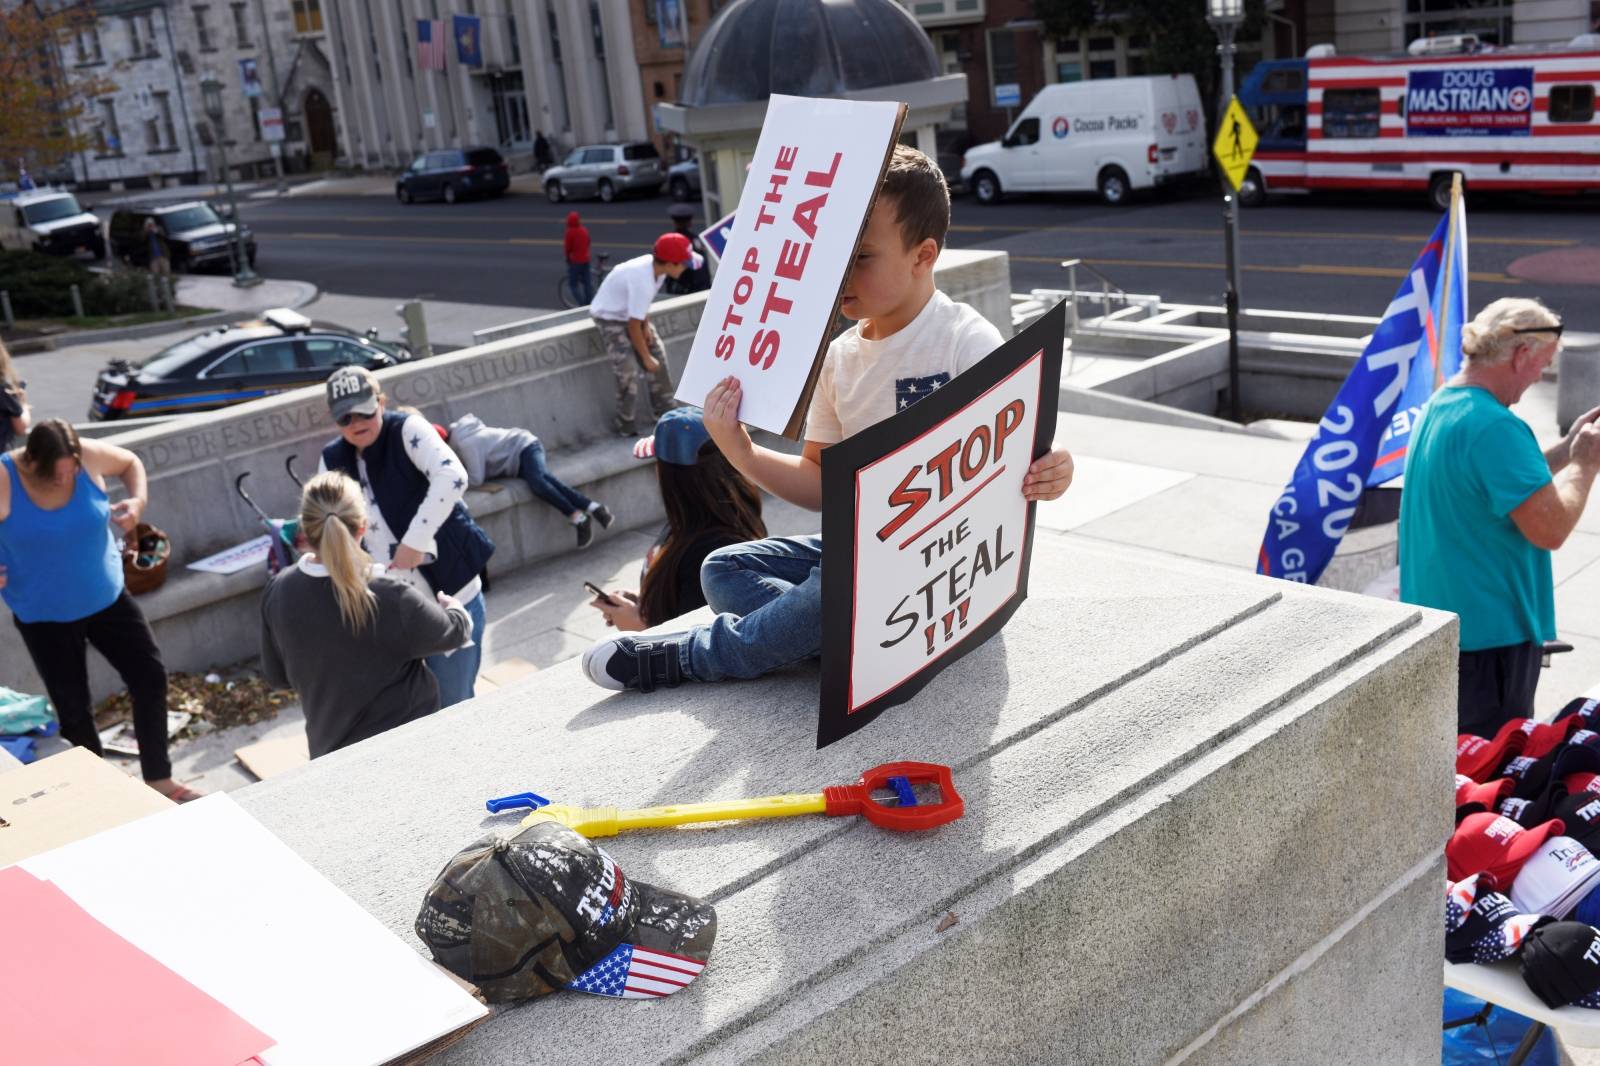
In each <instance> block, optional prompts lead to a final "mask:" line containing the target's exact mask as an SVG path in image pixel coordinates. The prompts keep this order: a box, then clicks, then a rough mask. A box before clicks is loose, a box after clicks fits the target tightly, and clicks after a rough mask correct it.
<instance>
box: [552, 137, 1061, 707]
mask: <svg viewBox="0 0 1600 1066" xmlns="http://www.w3.org/2000/svg"><path fill="white" fill-rule="evenodd" d="M949 224H950V193H949V190H948V189H947V188H946V187H945V183H944V177H943V175H941V174H940V173H939V168H938V167H937V166H935V165H934V163H933V161H932V160H930V159H929V158H928V157H927V156H925V155H923V154H922V153H921V152H918V151H916V150H915V149H913V148H909V147H906V146H904V145H897V146H896V147H895V149H894V154H893V156H892V157H891V158H890V161H889V166H888V168H887V170H886V172H885V174H884V180H883V186H882V188H881V189H880V190H879V192H878V199H877V203H876V205H875V206H874V207H873V209H872V213H871V214H870V215H869V216H868V219H867V225H866V229H865V231H864V232H863V234H862V238H861V245H860V248H859V249H858V251H857V254H856V259H855V263H854V265H853V267H852V268H851V271H850V276H849V278H848V280H847V281H846V283H845V286H844V295H843V299H842V300H841V302H840V305H839V310H840V312H841V313H842V314H843V315H844V316H845V317H846V318H850V319H854V320H855V321H856V325H855V326H854V327H852V328H851V329H850V330H848V331H846V332H845V333H844V334H842V335H841V336H840V337H839V338H838V339H836V340H835V341H834V342H833V343H832V344H831V345H829V347H828V354H827V356H826V358H825V359H824V361H823V364H822V371H821V373H820V374H819V376H818V378H817V387H816V392H815V393H814V394H813V396H812V400H811V410H810V413H809V416H808V418H807V422H806V443H805V450H804V451H803V452H802V454H800V455H798V456H795V455H787V454H784V453H782V452H776V451H773V450H771V449H769V448H763V447H761V446H759V445H757V444H755V443H754V442H753V441H751V439H750V435H749V433H748V432H746V431H745V429H744V427H743V426H742V425H740V424H739V420H738V412H739V401H740V387H739V382H738V380H737V379H735V378H731V377H730V378H727V379H726V380H724V381H722V382H721V383H719V384H718V385H717V386H716V387H715V388H713V389H712V390H711V392H710V393H709V394H708V395H707V397H706V402H705V426H706V429H707V430H708V431H709V432H710V434H711V438H712V440H713V441H715V442H716V444H717V447H718V448H720V449H721V451H722V454H723V455H725V456H726V457H727V458H728V460H729V462H731V463H732V464H733V465H734V466H735V467H736V468H737V469H738V470H739V472H740V473H742V474H744V475H745V476H746V477H748V478H749V479H750V480H752V481H754V482H755V483H756V484H758V485H760V486H761V487H762V488H764V489H766V490H767V491H768V492H771V493H772V494H773V495H775V496H780V497H782V498H783V499H785V500H788V501H789V502H791V503H793V504H796V505H797V506H800V507H806V508H809V509H811V510H813V511H820V510H821V509H822V449H823V448H825V447H827V446H828V445H830V444H835V443H838V442H839V441H841V440H844V439H845V438H846V437H849V436H852V435H854V434H856V433H858V432H860V431H861V430H863V429H865V428H867V427H868V426H871V425H873V424H875V423H877V422H880V421H882V420H883V419H885V418H888V417H889V416H891V415H893V414H895V413H896V412H897V411H901V410H904V409H906V408H908V407H910V406H911V405H912V404H913V403H915V402H917V400H919V399H921V398H922V397H923V396H926V395H928V394H929V393H931V392H933V391H934V390H935V389H938V388H940V387H941V386H943V385H944V384H945V383H947V382H948V381H950V379H951V378H953V377H954V376H955V375H957V374H960V373H961V372H963V371H965V370H967V369H969V368H970V367H972V366H973V365H974V364H976V363H977V362H978V361H979V360H980V359H982V358H983V357H984V356H985V355H988V354H989V353H990V352H991V351H993V350H994V349H995V348H998V347H999V346H1000V344H1001V337H1000V333H999V331H998V330H996V329H995V328H994V326H993V325H991V324H990V323H989V322H988V321H987V320H986V319H984V318H983V317H982V316H981V315H979V314H978V313H977V312H976V311H974V310H973V309H972V308H971V307H968V306H967V305H965V304H959V303H956V302H954V301H953V300H951V299H950V298H949V297H948V296H946V295H945V294H944V293H942V292H939V291H938V290H937V289H935V288H934V284H933V268H934V263H935V262H936V261H937V260H938V258H939V249H940V247H941V246H942V245H943V244H944V238H945V232H946V230H947V229H948V228H949ZM1071 481H1072V456H1071V455H1069V454H1068V453H1067V452H1066V450H1065V449H1057V450H1055V451H1053V452H1051V453H1050V454H1049V455H1046V456H1044V457H1043V458H1041V459H1039V460H1037V461H1036V462H1034V463H1033V464H1032V466H1031V467H1030V468H1029V470H1028V474H1027V477H1026V478H1025V479H1024V481H1023V483H1022V491H1023V495H1025V496H1026V497H1027V498H1028V499H1030V500H1053V499H1056V498H1057V497H1059V496H1060V495H1061V494H1062V493H1064V492H1065V491H1066V490H1067V486H1068V485H1069V484H1070V483H1071ZM821 564H822V538H821V537H819V536H810V537H779V538H774V539H770V540H763V541H756V542H754V543H751V544H740V545H735V546H733V547H731V548H724V549H721V550H719V551H717V552H714V553H712V554H711V555H710V556H709V557H708V558H707V559H706V561H705V564H704V566H703V567H702V568H701V571H700V580H701V584H702V586H703V587H704V591H705V593H706V599H707V602H709V603H710V605H711V607H712V609H714V610H716V611H718V612H720V613H719V614H718V617H717V618H716V619H715V620H714V621H713V622H712V623H711V624H709V625H702V626H695V627H694V628H692V629H690V630H689V631H687V632H684V633H677V634H671V635H667V636H659V637H649V638H641V637H633V636H626V637H616V638H612V639H610V640H604V641H601V642H599V643H598V644H596V645H594V646H593V647H591V648H590V649H589V650H588V651H587V652H585V653H584V656H583V669H584V672H585V673H586V674H587V675H588V677H589V679H590V680H591V681H593V682H594V683H595V684H597V685H600V686H602V687H604V688H609V689H616V690H622V689H630V688H632V689H640V690H642V691H645V692H649V691H651V690H653V689H655V688H657V687H659V686H662V685H668V686H671V685H676V684H679V683H680V682H682V681H718V680H722V679H723V678H728V677H741V678H753V677H760V676H761V675H762V674H766V673H769V672H771V671H773V670H776V669H779V668H780V667H784V666H787V665H789V664H791V663H795V662H799V661H800V660H802V659H808V658H812V657H814V656H816V655H817V654H818V653H819V652H820V651H821V648H822V567H821Z"/></svg>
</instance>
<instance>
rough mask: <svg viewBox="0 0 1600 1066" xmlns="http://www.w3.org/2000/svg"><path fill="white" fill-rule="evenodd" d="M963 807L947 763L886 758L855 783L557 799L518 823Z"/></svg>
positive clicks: (583, 824) (588, 826)
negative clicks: (686, 798) (650, 801)
mask: <svg viewBox="0 0 1600 1066" xmlns="http://www.w3.org/2000/svg"><path fill="white" fill-rule="evenodd" d="M919 791H920V795H919ZM508 798H509V797H508ZM495 802H496V801H490V809H491V810H494V809H495V807H494V803H495ZM524 805H525V804H524ZM507 806H510V804H507ZM501 809H505V808H504V807H502V808H501ZM963 809H964V808H963V804H962V801H961V795H960V793H958V792H956V786H955V782H954V781H953V780H951V776H950V768H949V767H948V766H940V765H938V764H936V763H926V762H891V763H884V764H883V765H882V766H876V767H873V768H872V769H871V770H868V771H867V772H866V773H864V774H862V775H861V780H860V781H858V782H857V783H856V784H853V785H835V786H831V787H829V788H826V789H823V790H822V791H821V792H817V793H812V794H810V795H789V796H764V797H762V798H760V799H747V800H731V801H728V802H726V803H678V804H672V805H670V806H666V807H646V808H644V809H642V810H630V811H619V810H617V808H615V807H568V806H565V805H563V804H559V803H557V804H551V805H550V806H544V807H540V808H539V809H538V810H537V811H536V812H535V813H533V814H530V815H529V816H528V817H527V818H525V819H524V820H523V823H522V824H523V825H529V824H531V823H533V822H535V821H537V820H538V819H539V818H541V817H548V818H554V819H555V820H556V821H558V822H560V823H561V824H563V825H565V826H567V827H569V828H571V829H574V830H576V831H578V832H579V833H582V834H583V835H584V836H586V837H609V836H615V835H616V834H618V833H620V832H622V831H623V830H625V829H656V828H661V827H664V826H673V825H689V824H691V823H694V822H726V821H733V820H737V819H745V818H787V817H789V816H791V815H796V814H826V815H829V816H830V817H834V818H838V817H841V816H844V815H853V814H859V815H861V816H862V817H863V818H865V819H866V820H867V821H869V822H871V823H872V824H873V825H876V826H881V827H882V828H884V829H893V830H896V831H897V832H908V831H911V830H915V829H932V828H934V827H935V826H940V825H944V824H945V823H947V822H953V821H955V820H956V819H957V818H960V817H961V814H962V811H963Z"/></svg>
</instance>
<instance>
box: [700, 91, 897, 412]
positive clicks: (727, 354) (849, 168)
mask: <svg viewBox="0 0 1600 1066" xmlns="http://www.w3.org/2000/svg"><path fill="white" fill-rule="evenodd" d="M905 110H906V108H905V105H904V104H898V103H893V102H876V101H872V102H862V101H851V100H817V99H809V98H801V97H795V96H773V97H772V98H771V100H770V101H769V103H768V104H767V117H766V121H765V122H764V123H763V125H762V127H761V139H760V141H759V142H758V143H757V144H756V154H755V158H754V160H753V161H752V162H751V164H750V172H749V174H748V175H747V176H746V180H745V185H744V192H743V193H742V194H741V195H740V197H739V207H738V210H737V211H736V212H735V213H734V220H733V227H732V232H731V233H730V234H729V236H728V243H727V247H726V249H725V250H724V252H723V254H722V255H721V260H722V269H720V270H719V271H718V272H717V275H716V279H715V280H714V281H713V282H712V285H711V295H710V297H709V298H708V299H707V300H706V307H705V314H704V317H702V318H701V319H700V328H699V331H698V332H697V333H696V334H695V338H694V347H693V348H692V349H690V352H689V363H688V366H687V367H685V368H684V372H683V380H682V381H681V382H679V384H678V393H677V396H678V399H680V400H682V401H684V402H685V403H691V404H703V403H704V402H705V398H706V394H707V393H708V392H710V391H711V389H712V387H713V386H714V385H716V383H717V382H719V381H721V380H722V379H723V378H725V377H727V376H729V375H730V374H731V375H733V376H734V377H737V378H738V379H739V383H740V385H741V387H742V388H743V390H744V399H743V401H742V403H741V405H740V408H739V418H740V420H741V421H743V422H745V423H746V424H748V425H751V426H756V427H759V428H761V429H766V430H771V431H772V432H774V433H783V434H785V435H787V436H791V437H798V436H799V432H800V427H801V425H802V424H803V423H804V420H805V414H806V411H805V406H806V401H807V400H809V399H810V397H811V389H812V387H813V385H814V384H815V381H816V371H817V369H818V367H819V366H820V364H821V360H822V355H823V353H824V352H825V351H826V350H827V345H828V342H829V340H831V339H832V327H833V323H834V320H835V319H836V318H837V316H838V307H839V291H840V289H841V288H842V286H843V284H844V279H845V275H846V273H847V272H848V270H849V268H850V263H851V260H852V259H853V258H854V256H855V250H856V245H857V244H858V243H859V242H860V239H861V230H862V227H863V226H865V224H866V218H867V212H868V211H869V210H870V209H871V207H872V202H873V200H874V198H875V197H876V195H877V191H878V184H879V182H881V181H882V179H883V169H884V166H885V164H886V163H887V161H888V158H889V152H890V151H891V150H892V149H893V147H894V142H895V138H896V137H897V136H899V132H900V124H901V122H902V121H903V120H904V117H905Z"/></svg>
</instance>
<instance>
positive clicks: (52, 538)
mask: <svg viewBox="0 0 1600 1066" xmlns="http://www.w3.org/2000/svg"><path fill="white" fill-rule="evenodd" d="M107 477H114V478H117V479H119V480H120V481H121V482H122V483H123V485H124V486H125V487H126V489H127V491H128V496H127V499H124V500H121V501H119V502H118V503H115V504H113V503H111V501H110V500H109V499H108V498H107V496H106V490H105V479H106V478H107ZM147 499H148V494H147V488H146V484H145V475H144V464H143V463H142V462H140V461H139V457H138V456H137V455H134V454H133V453H132V452H130V451H128V450H127V449H126V448H119V447H117V446H116V445H113V444H105V443H102V442H100V441H93V440H88V441H80V440H79V439H78V434H77V433H76V432H74V431H73V428H72V427H71V426H70V425H68V424H67V423H66V422H63V421H62V420H61V419H59V418H52V419H50V420H49V421H47V422H41V423H40V424H39V425H37V426H34V427H33V429H32V430H31V431H30V432H29V433H28V438H27V443H26V444H25V445H24V446H23V447H21V448H18V449H15V450H13V451H9V452H5V453H3V454H0V599H4V600H5V602H6V606H8V607H10V608H11V614H12V620H13V622H15V623H16V627H17V631H18V632H19V633H21V634H22V641H23V643H24V644H25V645H26V646H27V648H28V654H29V656H31V657H32V659H33V665H34V668H35V669H36V670H38V672H39V677H40V678H41V679H42V680H43V681H44V687H45V692H46V693H48V694H49V696H50V702H51V703H53V704H54V705H55V708H56V716H57V717H58V718H59V719H60V721H61V735H62V736H63V737H66V738H67V739H68V740H70V741H71V742H72V743H74V744H78V745H81V746H82V747H85V748H88V749H89V750H90V751H92V752H94V753H95V754H96V755H100V754H103V753H102V751H101V748H100V736H99V733H98V732H96V730H95V727H94V713H93V707H92V705H91V702H90V697H89V664H88V645H91V644H92V645H94V648H95V650H96V651H98V652H99V653H100V654H101V655H103V656H105V658H106V661H107V662H109V663H110V664H111V666H112V667H113V668H114V669H115V670H116V671H117V673H118V674H119V675H121V677H122V680H123V682H124V683H125V684H126V685H127V686H128V695H129V697H130V698H131V700H132V702H133V726H134V734H135V735H136V736H137V738H138V741H139V763H140V769H141V770H142V771H143V776H144V779H145V782H146V783H147V784H149V785H150V787H151V788H154V789H155V790H156V791H158V792H160V793H162V794H163V795H165V796H168V797H170V798H172V799H175V800H177V801H178V802H180V803H183V802H187V801H188V800H191V799H195V798H197V797H198V796H199V793H198V792H195V791H194V790H193V789H189V788H186V787H184V786H183V785H180V784H178V783H177V782H176V781H174V780H173V779H172V764H171V763H170V762H169V761H168V759H167V670H166V667H165V666H164V665H163V664H162V662H161V652H160V649H158V648H157V647H156V641H155V636H154V634H152V633H151V632H150V625H149V623H148V622H146V621H145V617H144V612H143V611H141V610H139V605H138V604H136V603H134V602H133V597H132V596H130V595H128V591H127V589H125V588H124V587H123V583H122V555H121V551H120V543H121V541H122V539H123V536H124V535H125V534H126V533H127V531H129V530H131V529H134V528H135V527H136V526H137V525H138V523H139V516H140V515H142V514H143V513H144V508H145V503H146V501H147Z"/></svg>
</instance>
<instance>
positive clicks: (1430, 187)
mask: <svg viewBox="0 0 1600 1066" xmlns="http://www.w3.org/2000/svg"><path fill="white" fill-rule="evenodd" d="M1440 53H1443V54H1440ZM1597 88H1600V35H1596V34H1586V35H1584V36H1582V37H1578V38H1575V39H1574V40H1573V41H1572V42H1570V43H1569V44H1568V45H1566V46H1554V47H1551V46H1543V47H1540V48H1533V47H1526V48H1525V47H1510V48H1503V49H1502V48H1490V47H1488V46H1483V45H1479V44H1478V42H1477V40H1476V38H1474V37H1472V36H1471V35H1462V36H1461V37H1454V38H1449V39H1431V40H1429V39H1425V40H1422V41H1418V42H1416V43H1415V44H1414V45H1413V46H1412V49H1411V50H1410V53H1408V54H1406V55H1398V56H1363V57H1358V56H1341V55H1337V54H1334V53H1333V49H1332V47H1331V46H1329V45H1321V46H1318V47H1317V48H1314V49H1312V50H1311V51H1310V52H1308V53H1307V58H1304V59H1279V60H1268V61H1266V62H1263V63H1258V64H1257V65H1256V66H1255V68H1254V69H1252V70H1251V72H1250V74H1249V76H1248V77H1247V78H1246V79H1245V81H1244V84H1243V86H1242V87H1241V88H1240V90H1239V102H1240V103H1241V104H1243V105H1244V107H1245V108H1246V109H1247V110H1248V111H1249V112H1250V115H1251V118H1252V120H1253V121H1254V122H1255V125H1256V129H1257V131H1258V132H1259V133H1260V135H1261V142H1260V145H1259V146H1258V147H1257V149H1256V153H1255V156H1254V158H1253V159H1252V160H1251V166H1250V169H1249V172H1248V174H1247V175H1246V177H1245V181H1244V184H1243V186H1242V187H1241V189H1240V191H1239V198H1240V201H1241V202H1242V203H1246V204H1252V203H1260V202H1262V201H1263V200H1264V199H1265V198H1266V197H1267V195H1268V194H1270V193H1276V192H1282V191H1288V190H1301V191H1303V190H1314V189H1404V190H1416V191H1418V192H1424V193H1426V194H1427V196H1428V199H1429V200H1430V201H1431V202H1432V203H1433V204H1434V206H1436V207H1438V208H1439V209H1440V210H1444V209H1445V208H1446V207H1447V206H1448V205H1449V200H1450V183H1451V179H1452V177H1453V176H1454V175H1455V174H1458V173H1459V174H1460V175H1461V176H1462V178H1463V179H1464V181H1465V183H1466V184H1467V185H1468V186H1469V187H1472V188H1475V189H1480V190H1495V191H1510V190H1520V191H1529V192H1542V193H1553V194H1573V193H1582V192H1591V191H1594V190H1597V189H1600V122H1597V121H1596V116H1595V92H1596V89H1597Z"/></svg>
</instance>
